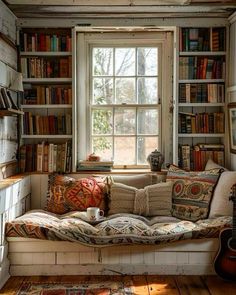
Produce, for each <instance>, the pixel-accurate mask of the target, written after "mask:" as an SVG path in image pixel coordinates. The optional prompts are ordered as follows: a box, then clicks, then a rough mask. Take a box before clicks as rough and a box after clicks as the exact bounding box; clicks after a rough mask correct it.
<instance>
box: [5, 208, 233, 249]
mask: <svg viewBox="0 0 236 295" xmlns="http://www.w3.org/2000/svg"><path fill="white" fill-rule="evenodd" d="M85 216H86V215H85V212H69V213H67V214H64V215H56V214H53V213H50V212H46V211H43V210H32V211H29V212H27V213H26V214H24V215H23V216H20V217H18V218H16V219H15V220H13V221H11V222H8V223H7V224H6V236H7V237H28V238H37V239H48V240H64V241H73V242H79V243H82V244H86V245H91V246H94V245H97V246H98V245H100V246H107V245H115V244H161V243H166V242H174V241H177V240H185V239H198V238H205V237H206V238H212V237H217V236H218V235H219V231H220V230H221V229H222V228H224V227H228V226H230V225H231V223H232V217H218V218H215V219H206V220H199V221H198V222H196V223H194V222H191V221H183V220H178V219H176V218H174V217H153V218H146V217H143V216H137V215H134V214H115V215H112V216H109V217H108V218H105V219H104V220H103V221H102V222H98V223H96V224H89V223H88V222H87V221H85V220H86V219H85V218H86V217H85Z"/></svg>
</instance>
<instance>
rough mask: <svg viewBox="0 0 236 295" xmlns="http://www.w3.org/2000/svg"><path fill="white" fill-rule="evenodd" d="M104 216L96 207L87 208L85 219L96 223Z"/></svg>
mask: <svg viewBox="0 0 236 295" xmlns="http://www.w3.org/2000/svg"><path fill="white" fill-rule="evenodd" d="M103 216H104V211H103V210H100V209H99V208H98V207H89V208H87V219H88V220H89V221H97V220H99V219H100V218H101V217H103Z"/></svg>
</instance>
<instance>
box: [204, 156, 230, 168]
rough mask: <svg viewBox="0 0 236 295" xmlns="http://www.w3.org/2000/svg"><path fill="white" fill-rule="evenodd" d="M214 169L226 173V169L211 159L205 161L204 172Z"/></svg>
mask: <svg viewBox="0 0 236 295" xmlns="http://www.w3.org/2000/svg"><path fill="white" fill-rule="evenodd" d="M215 168H222V169H224V171H228V169H226V168H225V167H223V166H221V165H219V164H217V163H216V162H214V161H213V160H212V159H211V158H209V159H208V160H207V163H206V166H205V170H211V169H215Z"/></svg>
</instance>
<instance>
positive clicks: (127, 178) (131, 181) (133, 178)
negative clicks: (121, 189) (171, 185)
mask: <svg viewBox="0 0 236 295" xmlns="http://www.w3.org/2000/svg"><path fill="white" fill-rule="evenodd" d="M158 182H160V181H159V179H158V175H157V174H139V175H112V176H110V183H123V184H126V185H129V186H133V187H136V188H138V189H139V188H144V187H145V186H148V185H151V184H155V183H158Z"/></svg>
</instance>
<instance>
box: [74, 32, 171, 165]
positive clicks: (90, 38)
mask: <svg viewBox="0 0 236 295" xmlns="http://www.w3.org/2000/svg"><path fill="white" fill-rule="evenodd" d="M147 35H148V39H147V40H146V36H145V35H144V34H142V36H141V35H140V34H138V33H136V34H130V33H126V34H125V33H122V34H117V37H114V34H112V35H111V34H84V35H83V34H80V38H78V57H77V59H78V66H77V72H78V109H79V112H78V114H79V116H78V158H79V160H80V159H81V160H83V159H85V158H86V155H88V154H89V153H91V152H95V153H96V154H99V155H100V156H101V157H102V159H104V160H110V159H113V160H114V164H115V166H117V167H144V166H147V165H148V163H147V156H148V154H150V153H151V152H152V151H153V150H155V149H158V150H162V144H163V136H162V134H163V126H164V125H165V124H163V121H162V116H163V114H162V112H163V103H164V100H163V94H164V93H165V91H163V89H164V88H165V87H166V86H167V87H169V86H168V85H169V84H168V83H170V82H171V79H170V77H171V76H170V73H169V77H168V83H166V84H165V85H166V86H165V87H163V85H162V80H163V77H164V75H163V66H164V63H163V61H164V60H165V56H166V54H165V53H164V52H163V42H164V41H166V40H164V41H163V36H164V35H165V34H163V33H158V34H157V33H155V34H149V33H147ZM157 35H159V38H158V37H157ZM150 36H152V38H150ZM122 37H124V38H122ZM154 37H157V38H156V39H155V38H154ZM160 37H161V40H159V39H160ZM111 39H112V41H111ZM82 40H83V42H84V45H83V46H82V45H81V42H82ZM124 44H125V45H124ZM83 52H84V54H83ZM85 52H86V53H87V55H86V56H85ZM84 71H85V72H86V73H87V75H86V78H87V80H86V78H85V77H84V75H82V73H83V72H84ZM83 81H84V82H83ZM169 99H170V98H169V97H168V99H166V104H167V105H168V102H169ZM85 115H86V118H85ZM165 119H166V121H168V116H167V117H166V118H165ZM82 126H86V130H84V128H83V127H82Z"/></svg>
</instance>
